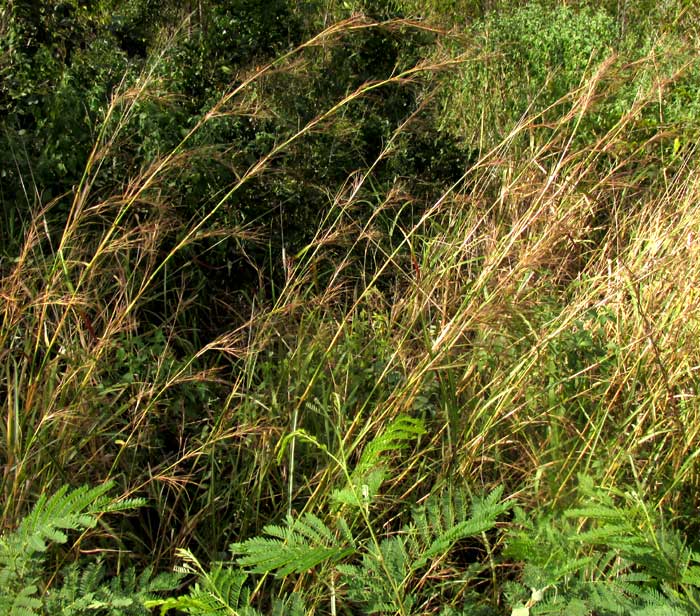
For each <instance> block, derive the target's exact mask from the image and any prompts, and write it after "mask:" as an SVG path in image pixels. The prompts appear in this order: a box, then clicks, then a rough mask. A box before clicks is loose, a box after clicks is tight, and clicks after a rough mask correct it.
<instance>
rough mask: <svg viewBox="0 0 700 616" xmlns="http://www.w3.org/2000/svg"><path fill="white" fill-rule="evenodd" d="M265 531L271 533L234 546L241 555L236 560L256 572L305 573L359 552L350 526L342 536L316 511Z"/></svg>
mask: <svg viewBox="0 0 700 616" xmlns="http://www.w3.org/2000/svg"><path fill="white" fill-rule="evenodd" d="M263 533H265V535H267V536H264V537H253V538H252V539H248V540H247V541H244V542H243V543H235V544H233V545H231V551H232V552H233V554H234V555H239V558H238V559H237V560H236V562H237V563H238V564H239V565H241V566H242V567H250V570H251V571H252V572H254V573H269V572H272V571H275V572H276V573H277V575H278V576H285V575H289V574H290V573H304V572H305V571H309V570H310V569H313V568H314V567H316V566H318V565H320V564H321V563H324V562H327V561H328V562H338V561H340V560H342V559H343V558H346V557H348V556H350V555H351V554H353V553H354V551H355V546H354V543H353V542H352V541H348V539H351V538H352V536H351V535H350V534H349V533H348V532H347V525H345V528H344V532H342V533H339V534H340V537H338V536H337V534H336V533H334V532H333V531H332V530H331V529H330V528H328V527H327V526H326V525H325V524H324V522H323V521H322V520H321V519H320V518H318V517H317V516H315V515H313V514H312V513H305V514H304V515H303V516H302V517H301V518H298V519H296V520H295V519H294V518H293V517H291V516H288V517H287V519H286V526H276V525H269V526H266V527H265V528H264V529H263Z"/></svg>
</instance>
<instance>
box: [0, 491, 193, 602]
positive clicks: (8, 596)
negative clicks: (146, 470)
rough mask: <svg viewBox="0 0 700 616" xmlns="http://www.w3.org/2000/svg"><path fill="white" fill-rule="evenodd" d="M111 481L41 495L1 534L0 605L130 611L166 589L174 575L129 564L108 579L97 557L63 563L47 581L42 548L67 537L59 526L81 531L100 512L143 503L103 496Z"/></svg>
mask: <svg viewBox="0 0 700 616" xmlns="http://www.w3.org/2000/svg"><path fill="white" fill-rule="evenodd" d="M111 487H112V484H111V483H105V484H103V485H101V486H98V487H95V488H88V487H85V486H84V487H81V488H76V489H73V490H69V489H68V487H67V486H64V487H63V488H61V489H60V490H58V491H57V492H56V493H55V494H54V495H52V496H50V497H47V496H46V495H45V494H44V495H42V496H41V497H40V498H39V500H38V501H37V502H36V504H35V505H34V507H33V509H32V511H31V512H30V513H29V514H28V515H27V516H26V517H25V518H24V519H23V520H22V522H21V523H20V525H19V527H18V528H17V529H16V530H15V531H14V532H12V533H9V534H4V535H2V536H0V611H1V612H2V613H3V614H8V616H30V615H34V614H40V613H48V614H58V613H61V614H65V615H72V614H75V615H76V616H77V615H82V614H105V615H110V616H130V615H136V614H145V613H146V611H145V608H144V601H145V600H147V599H150V598H152V597H153V596H154V594H155V593H157V592H161V591H166V590H171V589H172V588H173V587H174V586H175V585H176V584H177V582H178V580H179V577H178V576H174V575H171V574H161V575H158V576H156V577H153V571H152V570H151V569H150V568H147V569H146V570H145V571H144V572H143V573H141V574H140V575H138V576H137V575H136V573H135V571H134V570H133V569H129V570H127V571H126V572H125V573H124V574H123V575H122V576H121V577H115V578H113V579H112V580H111V581H110V580H108V579H107V578H106V576H105V570H104V567H103V565H102V564H101V563H100V562H93V563H88V564H87V565H84V564H83V563H73V564H71V565H68V567H67V568H66V569H65V570H64V572H63V573H62V575H61V583H60V584H53V585H51V586H50V587H49V586H48V585H47V583H48V581H49V580H48V579H47V577H48V573H49V572H48V571H47V569H46V554H47V551H48V549H49V544H54V545H61V544H64V543H66V542H67V541H68V536H67V534H66V533H65V532H64V531H80V532H82V531H85V530H87V529H89V528H93V527H94V526H95V525H96V524H97V520H98V517H99V516H101V515H102V514H104V513H111V512H116V511H124V510H126V509H131V508H133V507H137V506H140V505H143V504H144V501H143V499H133V498H132V499H125V500H121V501H113V500H112V499H110V498H109V497H107V496H106V494H107V492H108V491H109V490H110V488H111Z"/></svg>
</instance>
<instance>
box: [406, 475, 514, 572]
mask: <svg viewBox="0 0 700 616" xmlns="http://www.w3.org/2000/svg"><path fill="white" fill-rule="evenodd" d="M502 494H503V489H502V488H501V487H499V488H496V489H495V490H493V491H492V492H491V493H490V494H489V495H487V496H486V497H484V498H481V499H479V498H477V499H474V501H473V504H472V509H471V512H468V510H467V508H466V507H465V505H464V503H465V501H466V499H465V495H464V493H463V491H461V490H458V491H456V492H455V493H454V494H450V493H449V492H444V493H443V494H442V495H438V496H433V497H431V498H429V499H428V500H427V501H426V503H425V505H424V506H423V507H422V508H420V509H418V510H416V512H414V515H413V519H414V523H415V525H416V528H417V529H418V533H419V535H420V537H421V539H422V541H423V542H424V545H425V548H424V549H423V550H422V551H421V553H420V555H419V556H418V557H417V558H416V559H415V561H414V562H413V568H414V570H415V569H420V568H422V567H424V566H425V565H426V564H427V563H428V562H429V561H431V560H433V559H436V558H442V557H444V556H445V555H446V554H447V553H448V552H449V551H450V549H451V548H452V546H454V544H455V543H457V542H458V541H460V540H462V539H466V538H468V537H475V536H477V535H480V534H481V533H483V532H485V531H487V530H490V529H491V528H493V527H494V526H495V525H496V522H497V521H498V518H499V517H500V516H501V515H503V514H504V513H505V512H507V511H508V510H509V509H510V507H511V504H510V503H509V502H506V501H503V500H501V498H502ZM468 513H469V516H468V517H467V514H468Z"/></svg>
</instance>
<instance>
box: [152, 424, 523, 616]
mask: <svg viewBox="0 0 700 616" xmlns="http://www.w3.org/2000/svg"><path fill="white" fill-rule="evenodd" d="M422 433H423V430H422V426H421V424H420V422H417V421H416V420H411V419H410V418H407V417H402V418H399V419H398V420H396V421H395V422H393V423H392V424H390V425H389V426H387V428H386V429H385V430H384V431H383V432H381V433H380V434H379V435H377V436H376V437H375V438H374V439H373V440H372V441H371V442H370V443H368V444H367V445H366V446H365V448H364V450H363V452H362V455H361V457H360V461H359V462H358V464H357V466H356V468H355V470H354V471H353V473H352V475H351V476H349V477H348V479H349V480H350V482H351V485H349V486H348V487H347V489H346V490H343V491H342V492H343V493H345V494H355V492H357V491H359V490H361V489H362V487H356V486H355V485H354V484H355V482H356V481H357V480H358V478H364V479H366V478H367V477H368V476H371V475H372V472H373V471H374V470H377V469H381V472H386V470H387V467H386V465H385V461H384V457H385V454H387V453H388V452H392V451H397V450H398V449H400V448H402V447H403V446H405V444H406V442H407V441H409V440H414V439H415V438H416V437H417V436H419V435H420V434H422ZM378 487H379V484H378V485H377V488H378ZM336 494H338V492H337V491H336ZM362 498H363V501H362V502H360V499H359V498H358V496H355V499H354V501H352V502H350V503H348V504H351V505H354V506H366V507H368V506H369V504H370V501H371V500H375V499H376V498H378V494H376V493H375V492H371V493H370V492H368V491H367V490H366V489H365V490H363V496H362ZM468 503H469V499H468V497H467V495H466V493H465V492H464V491H462V490H446V491H443V492H440V493H436V494H435V495H432V496H430V497H429V498H428V499H427V500H426V501H425V503H423V504H422V505H421V506H420V507H417V508H416V509H415V510H414V512H413V515H412V521H411V522H409V523H408V524H405V525H404V526H402V527H401V528H400V529H398V530H397V531H395V532H393V533H391V534H390V535H389V536H387V537H384V538H382V539H379V538H378V536H377V534H376V532H375V529H374V528H373V523H374V522H373V521H372V520H371V519H370V518H369V517H367V516H365V517H364V520H365V525H366V529H365V530H366V533H364V532H362V531H358V530H357V529H356V528H355V529H354V528H353V524H354V522H353V521H347V520H346V518H345V516H344V515H343V514H342V513H335V514H333V515H332V516H331V517H330V518H329V521H328V522H326V521H324V520H322V519H321V518H320V517H319V516H317V515H315V514H313V513H311V512H305V513H303V514H302V515H300V516H297V517H294V516H287V518H286V520H285V524H284V525H278V524H272V525H268V526H266V527H265V528H264V529H263V534H262V535H261V536H258V537H252V538H250V539H247V540H246V541H243V542H239V543H235V544H233V545H232V546H231V551H232V553H233V555H234V557H235V561H236V564H237V565H238V567H240V568H241V569H224V568H222V567H221V566H220V565H215V566H214V568H213V569H212V570H211V571H210V572H206V571H205V570H204V569H203V568H202V566H201V565H200V564H199V563H198V562H197V561H196V559H194V557H193V556H192V555H191V554H190V553H189V552H186V551H183V552H181V556H182V557H183V558H184V559H185V562H186V563H187V566H188V567H189V569H188V570H189V571H190V572H195V573H197V575H198V583H197V585H196V586H195V588H194V590H192V591H190V593H189V594H187V595H184V596H181V597H178V598H174V599H168V600H159V601H156V602H153V603H151V604H150V605H152V606H156V605H160V606H161V610H162V611H161V613H165V612H166V611H167V610H169V609H173V608H178V609H184V610H186V611H188V613H191V614H219V613H222V614H223V613H232V612H234V611H236V610H243V611H241V612H240V613H250V614H254V613H256V612H254V611H245V610H250V609H251V608H250V607H249V606H248V604H247V602H248V601H249V600H250V595H249V593H248V591H246V590H244V588H243V585H244V583H245V581H246V578H247V576H248V575H249V574H251V573H253V574H268V573H274V574H275V576H276V577H277V578H278V580H280V584H281V585H282V587H284V585H285V583H286V580H288V579H289V578H291V577H292V576H295V578H296V579H301V578H300V577H299V576H308V575H310V574H312V573H315V575H316V576H318V577H319V578H320V579H321V580H322V581H323V583H324V584H326V586H327V587H328V588H331V589H332V593H333V601H334V602H335V601H336V600H337V601H340V602H341V603H342V604H343V605H345V604H347V605H348V606H353V609H355V610H356V609H360V610H362V613H367V614H374V613H401V614H408V613H412V610H413V609H414V608H415V606H417V605H418V604H419V603H418V602H420V605H423V606H425V605H428V604H430V603H433V604H434V603H435V602H436V601H437V598H438V597H441V598H442V599H445V598H446V597H447V596H449V595H450V594H451V593H450V590H449V586H450V584H449V583H448V582H446V581H443V584H444V586H445V589H444V590H441V589H439V588H437V587H435V586H433V585H432V584H427V585H426V584H425V583H424V582H425V580H426V579H427V578H426V576H429V574H430V572H433V571H435V570H437V569H440V568H442V567H444V568H445V571H446V573H445V575H450V574H448V573H447V571H449V565H448V562H449V559H450V556H451V555H454V554H456V553H457V552H458V546H461V549H462V550H467V551H473V552H474V555H476V554H477V553H479V552H480V551H481V549H482V547H483V546H484V544H486V549H487V550H488V544H487V543H486V534H485V533H487V532H488V531H492V530H493V529H494V527H495V525H496V523H497V521H498V520H499V518H501V517H502V516H503V515H504V514H505V513H506V512H507V511H508V510H509V509H510V503H508V502H505V501H503V500H502V490H501V489H497V490H494V491H493V492H491V493H490V494H488V495H487V496H485V497H483V498H474V499H472V501H471V504H468ZM367 511H368V512H369V508H368V509H367ZM467 540H469V541H471V542H473V543H472V545H470V546H469V547H467V545H466V543H465V542H466V541H467ZM472 563H473V564H472V565H470V566H468V567H467V568H466V570H462V571H460V572H459V574H458V575H459V580H460V583H463V582H465V581H467V582H471V581H473V580H475V579H476V578H477V577H478V575H479V574H480V573H481V572H482V571H483V570H484V568H485V565H484V563H483V562H480V561H479V560H478V559H473V560H472ZM486 566H488V565H486ZM438 577H440V576H438ZM336 594H337V597H336ZM302 595H303V593H302ZM287 599H288V600H292V597H287ZM308 601H311V597H309V598H308ZM470 605H471V603H470ZM226 610H228V611H226Z"/></svg>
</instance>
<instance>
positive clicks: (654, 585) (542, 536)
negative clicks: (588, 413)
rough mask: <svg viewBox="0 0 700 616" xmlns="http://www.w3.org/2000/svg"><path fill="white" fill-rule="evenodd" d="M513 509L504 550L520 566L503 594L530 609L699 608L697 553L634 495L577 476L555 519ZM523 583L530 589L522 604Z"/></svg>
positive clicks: (681, 610)
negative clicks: (517, 578)
mask: <svg viewBox="0 0 700 616" xmlns="http://www.w3.org/2000/svg"><path fill="white" fill-rule="evenodd" d="M516 514H517V515H516V520H515V524H516V530H513V531H512V532H511V533H509V536H508V540H507V548H506V550H505V555H506V556H507V557H510V558H513V559H514V560H516V561H523V562H524V569H523V573H522V580H521V583H520V585H513V584H510V585H508V587H507V588H508V590H507V592H508V593H509V595H510V598H511V603H514V604H517V601H518V599H520V605H521V606H522V605H523V604H524V603H526V604H527V605H528V606H529V607H530V608H531V611H532V614H562V615H564V614H574V613H576V614H593V613H595V614H598V613H602V614H607V613H610V614H635V615H636V614H639V615H642V614H662V613H663V614H679V615H680V614H687V615H690V614H695V613H697V610H698V609H699V608H700V586H699V585H698V582H700V578H698V572H699V571H700V555H699V554H697V553H696V552H694V551H692V550H691V549H690V548H689V547H688V546H687V545H686V544H685V542H684V541H683V540H682V539H681V536H680V535H679V534H678V533H677V532H675V531H673V530H672V529H670V528H668V527H667V526H666V525H665V524H664V522H663V520H662V519H661V518H660V517H659V515H658V513H657V512H655V511H653V510H652V509H651V508H650V507H649V506H648V505H647V504H646V503H645V502H644V501H643V500H642V499H641V498H640V497H639V495H638V494H636V493H635V492H622V491H620V490H603V489H600V488H595V487H594V485H593V482H592V480H591V479H590V478H587V477H583V478H581V484H580V488H579V500H578V502H577V504H576V506H574V507H571V508H570V509H567V510H566V511H565V512H564V515H563V516H562V515H561V514H552V515H551V516H536V517H535V518H534V519H533V518H531V517H528V516H527V515H526V514H525V513H524V512H523V511H522V510H517V511H516ZM525 588H529V589H532V597H530V599H528V600H527V601H526V600H525V597H526V596H527V594H528V593H527V592H526V591H525ZM516 607H517V605H516Z"/></svg>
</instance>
